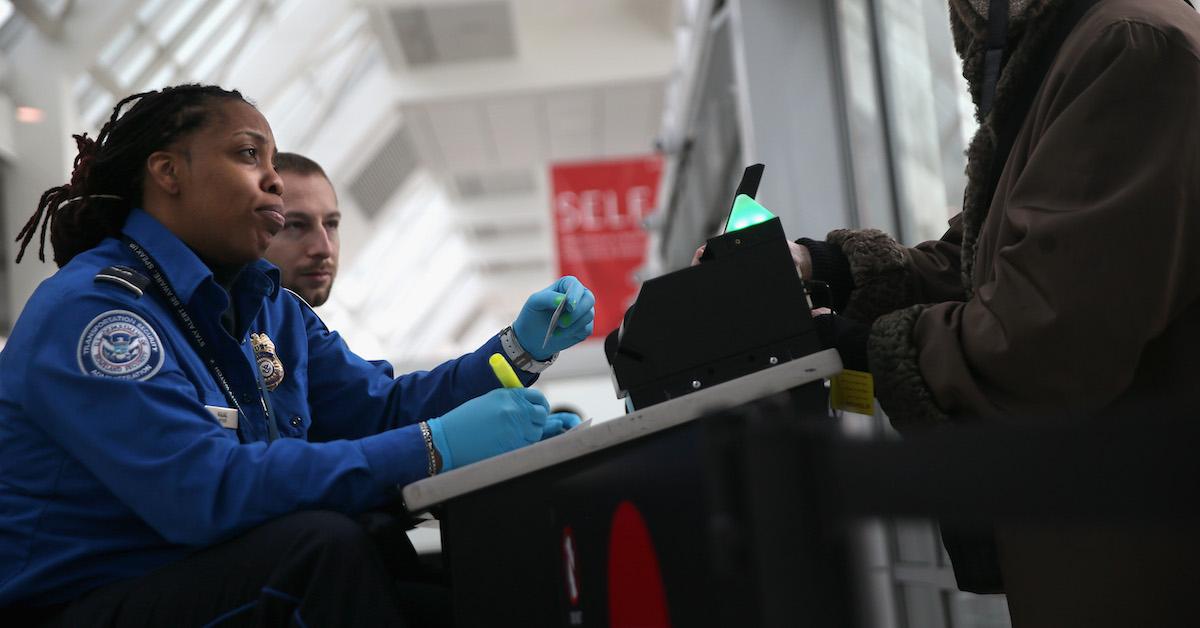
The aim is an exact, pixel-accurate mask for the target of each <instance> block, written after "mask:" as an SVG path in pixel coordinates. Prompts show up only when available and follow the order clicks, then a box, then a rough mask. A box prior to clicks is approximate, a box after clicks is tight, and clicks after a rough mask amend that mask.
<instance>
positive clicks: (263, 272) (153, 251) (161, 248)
mask: <svg viewBox="0 0 1200 628" xmlns="http://www.w3.org/2000/svg"><path fill="white" fill-rule="evenodd" d="M122 231H123V232H124V233H125V235H127V236H129V238H130V239H132V240H133V241H134V242H137V243H138V244H140V245H141V246H142V248H144V249H145V250H146V252H147V253H149V254H150V257H152V258H154V261H155V262H157V263H158V265H159V266H161V267H162V271H163V274H164V275H165V276H166V278H167V281H169V282H170V283H171V288H172V289H174V290H175V293H176V294H177V295H178V296H179V298H180V299H181V300H182V301H183V302H184V303H188V302H190V301H191V300H192V295H193V294H195V292H196V289H197V288H199V287H200V285H201V284H203V283H204V281H205V280H210V281H212V280H213V279H212V277H213V273H212V270H211V269H209V267H208V266H207V265H206V264H205V263H204V261H203V260H201V259H200V257H199V256H198V255H196V253H195V252H194V251H192V249H190V248H188V246H187V245H186V244H184V243H183V240H180V239H179V237H178V236H176V235H175V234H174V233H171V231H170V230H168V229H167V228H166V227H164V226H163V224H162V223H160V222H159V221H158V220H157V219H155V218H154V217H153V216H151V215H150V214H148V213H146V211H145V210H142V209H137V208H135V209H133V210H131V211H130V212H129V218H128V219H126V221H125V228H124V229H123V230H122ZM237 283H238V284H239V285H243V286H249V287H251V289H253V290H254V291H255V292H257V293H259V294H260V295H262V296H266V297H271V298H274V297H275V295H276V294H278V293H279V269H278V268H276V267H275V266H274V265H273V264H271V263H270V262H268V261H266V260H264V259H259V260H256V261H255V262H254V263H252V264H250V265H249V266H247V267H246V269H245V270H243V271H242V274H241V276H240V277H239V278H238V281H237Z"/></svg>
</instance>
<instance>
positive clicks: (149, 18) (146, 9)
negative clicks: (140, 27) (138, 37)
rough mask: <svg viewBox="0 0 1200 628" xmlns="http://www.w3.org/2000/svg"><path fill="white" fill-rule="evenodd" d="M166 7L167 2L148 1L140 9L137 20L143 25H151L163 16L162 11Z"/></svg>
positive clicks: (161, 0)
mask: <svg viewBox="0 0 1200 628" xmlns="http://www.w3.org/2000/svg"><path fill="white" fill-rule="evenodd" d="M166 7H167V0H146V2H145V3H143V4H142V7H141V8H140V9H138V12H137V19H138V21H139V22H141V23H143V24H150V23H152V22H154V21H155V20H156V19H158V18H159V17H160V16H161V13H162V10H163V9H165V8H166Z"/></svg>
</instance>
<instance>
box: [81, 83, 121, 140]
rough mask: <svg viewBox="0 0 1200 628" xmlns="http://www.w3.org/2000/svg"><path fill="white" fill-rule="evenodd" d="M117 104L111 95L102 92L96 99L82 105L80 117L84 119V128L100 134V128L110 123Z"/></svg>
mask: <svg viewBox="0 0 1200 628" xmlns="http://www.w3.org/2000/svg"><path fill="white" fill-rule="evenodd" d="M116 102H117V101H116V99H115V98H114V97H113V96H112V95H111V94H109V93H107V92H104V91H101V92H100V93H99V94H97V96H96V97H95V98H92V99H90V100H88V101H85V102H82V103H80V107H79V108H80V117H82V118H83V123H84V126H86V127H87V128H89V129H91V130H92V132H94V133H99V132H100V127H102V126H104V123H105V122H107V121H108V118H109V114H111V113H112V107H113V105H114V104H116Z"/></svg>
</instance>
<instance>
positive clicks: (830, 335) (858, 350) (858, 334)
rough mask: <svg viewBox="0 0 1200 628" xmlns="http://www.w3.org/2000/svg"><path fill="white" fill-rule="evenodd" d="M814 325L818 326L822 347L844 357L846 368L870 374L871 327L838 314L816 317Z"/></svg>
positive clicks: (843, 363) (843, 361) (843, 364)
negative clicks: (868, 342)
mask: <svg viewBox="0 0 1200 628" xmlns="http://www.w3.org/2000/svg"><path fill="white" fill-rule="evenodd" d="M813 323H814V324H816V326H817V336H819V337H820V339H821V345H822V346H823V347H824V348H826V349H837V351H838V354H839V355H841V356H842V366H843V367H844V368H846V369H849V370H852V371H863V372H865V373H869V372H870V370H871V369H870V365H869V363H868V362H867V339H868V338H869V337H870V336H871V326H870V325H864V324H863V323H860V322H858V321H856V320H853V319H849V318H846V317H845V316H838V315H837V314H822V315H820V316H817V317H814V318H813Z"/></svg>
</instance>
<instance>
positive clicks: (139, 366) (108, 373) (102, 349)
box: [76, 310, 163, 380]
mask: <svg viewBox="0 0 1200 628" xmlns="http://www.w3.org/2000/svg"><path fill="white" fill-rule="evenodd" d="M76 356H77V357H78V358H79V369H80V370H81V371H83V373H84V374H85V375H95V376H97V377H113V378H116V379H135V380H146V379H150V378H151V377H153V376H154V374H155V373H157V372H158V369H160V368H162V365H163V347H162V342H161V341H159V339H158V333H156V332H155V331H154V328H153V327H151V326H150V323H147V322H146V319H144V318H142V317H141V316H138V315H137V314H134V313H133V312H130V311H128V310H109V311H107V312H105V313H103V314H101V315H99V316H97V317H96V318H93V319H92V322H90V323H88V324H87V327H84V329H83V335H81V336H80V337H79V349H78V350H77V351H76Z"/></svg>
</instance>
